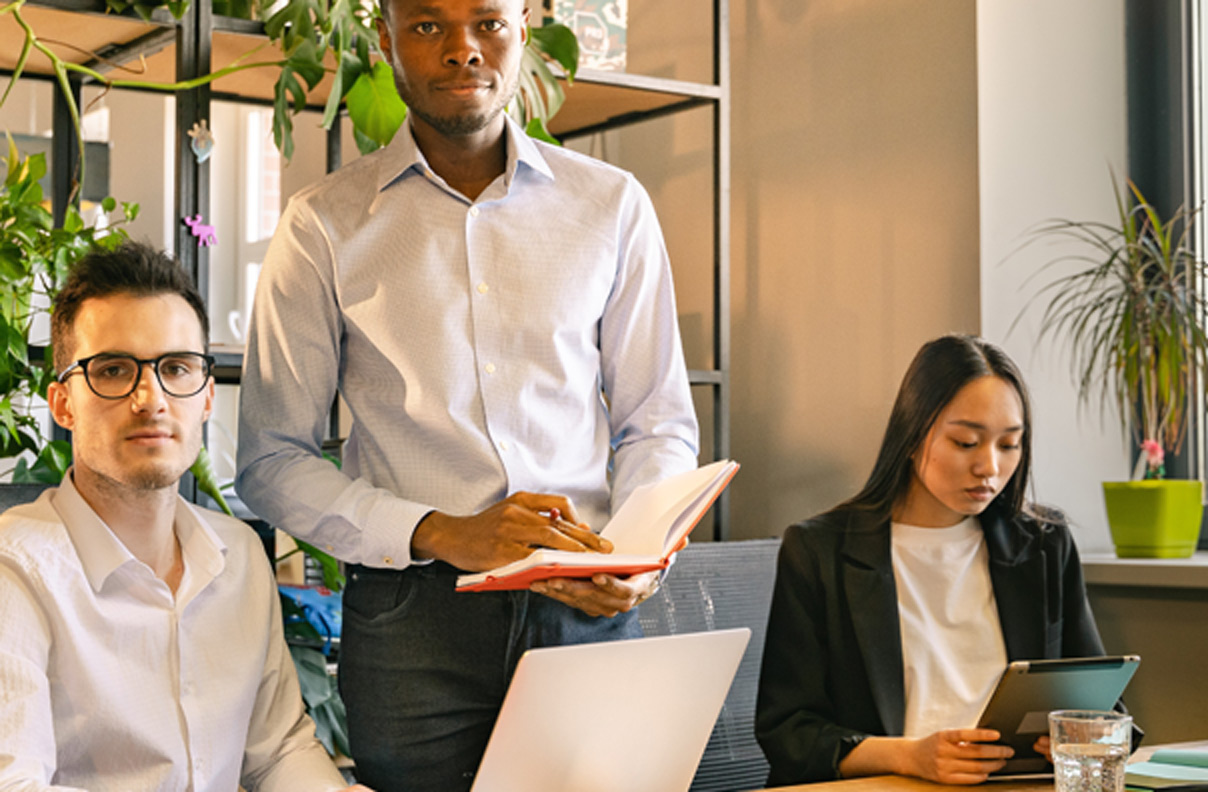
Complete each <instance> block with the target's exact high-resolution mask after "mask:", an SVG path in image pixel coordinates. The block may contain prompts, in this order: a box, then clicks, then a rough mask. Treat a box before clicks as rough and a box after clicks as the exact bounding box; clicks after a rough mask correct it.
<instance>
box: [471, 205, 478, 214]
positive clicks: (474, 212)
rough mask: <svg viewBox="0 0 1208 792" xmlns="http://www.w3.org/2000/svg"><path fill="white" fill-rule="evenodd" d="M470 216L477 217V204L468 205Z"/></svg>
mask: <svg viewBox="0 0 1208 792" xmlns="http://www.w3.org/2000/svg"><path fill="white" fill-rule="evenodd" d="M470 217H478V207H477V206H471V207H470Z"/></svg>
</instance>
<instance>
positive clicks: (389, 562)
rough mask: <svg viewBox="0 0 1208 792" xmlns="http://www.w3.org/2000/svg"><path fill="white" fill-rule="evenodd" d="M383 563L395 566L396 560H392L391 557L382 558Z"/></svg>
mask: <svg viewBox="0 0 1208 792" xmlns="http://www.w3.org/2000/svg"><path fill="white" fill-rule="evenodd" d="M382 563H384V564H393V563H394V559H393V558H391V557H390V556H382Z"/></svg>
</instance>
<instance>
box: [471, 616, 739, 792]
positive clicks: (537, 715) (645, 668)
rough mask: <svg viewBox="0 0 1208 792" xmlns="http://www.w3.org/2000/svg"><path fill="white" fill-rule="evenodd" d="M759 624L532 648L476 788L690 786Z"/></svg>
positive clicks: (667, 790) (639, 791)
mask: <svg viewBox="0 0 1208 792" xmlns="http://www.w3.org/2000/svg"><path fill="white" fill-rule="evenodd" d="M750 637H751V631H750V630H748V629H746V628H741V629H737V630H718V631H716V632H701V633H688V634H685V635H669V636H660V637H657V638H635V639H633V640H629V641H613V642H609V643H593V644H580V645H577V646H560V647H553V648H548V649H531V650H529V651H528V652H525V653H524V655H523V656H522V657H521V658H520V662H519V664H518V665H517V666H516V674H515V676H514V677H513V678H512V683H511V686H510V687H509V688H508V692H507V695H506V696H505V697H504V701H503V709H502V710H501V711H500V713H499V720H498V721H496V723H495V729H494V731H492V732H491V739H490V742H489V743H488V744H487V750H486V753H485V754H484V755H483V757H482V764H480V765H479V766H478V773H477V775H476V776H475V778H474V786H473V788H472V790H473V792H568V790H574V792H617V791H618V790H624V791H625V792H686V790H687V789H688V787H689V786H690V785H691V783H692V776H693V775H694V774H695V772H696V766H697V764H698V763H699V762H700V758H701V754H702V753H704V750H705V743H706V742H708V740H709V734H710V733H711V732H712V731H713V724H714V722H715V721H716V720H717V715H718V713H719V712H721V707H722V704H723V702H724V701H725V698H726V693H727V692H728V691H729V689H730V683H731V681H733V679H734V672H735V671H737V670H738V663H739V661H740V660H742V654H743V650H744V649H746V646H747V641H748V640H750Z"/></svg>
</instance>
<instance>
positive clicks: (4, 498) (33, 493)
mask: <svg viewBox="0 0 1208 792" xmlns="http://www.w3.org/2000/svg"><path fill="white" fill-rule="evenodd" d="M49 486H50V485H49V484H7V483H6V484H0V512H2V511H4V510H5V509H11V508H12V507H13V506H20V505H21V504H22V503H30V502H31V501H36V500H37V499H38V496H39V495H41V494H42V491H43V490H45V489H46V488H47V487H49Z"/></svg>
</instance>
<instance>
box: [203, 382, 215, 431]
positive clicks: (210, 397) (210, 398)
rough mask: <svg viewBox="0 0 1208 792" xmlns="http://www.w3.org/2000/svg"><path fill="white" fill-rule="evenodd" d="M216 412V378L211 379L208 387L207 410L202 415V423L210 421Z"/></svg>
mask: <svg viewBox="0 0 1208 792" xmlns="http://www.w3.org/2000/svg"><path fill="white" fill-rule="evenodd" d="M213 412H214V378H213V377H210V384H209V385H207V386H206V409H205V412H204V413H202V416H201V420H202V423H204V422H206V421H208V420H210V414H211V413H213Z"/></svg>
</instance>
